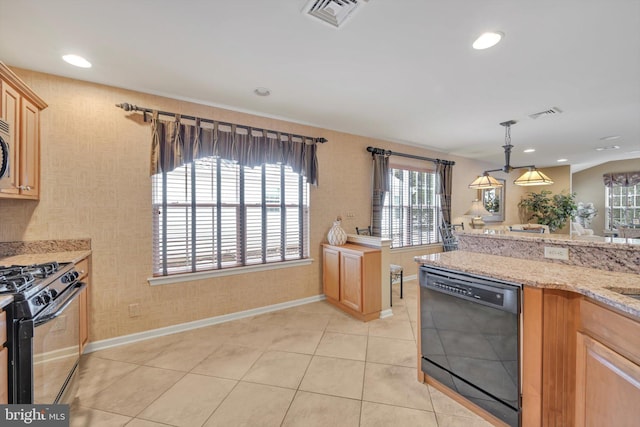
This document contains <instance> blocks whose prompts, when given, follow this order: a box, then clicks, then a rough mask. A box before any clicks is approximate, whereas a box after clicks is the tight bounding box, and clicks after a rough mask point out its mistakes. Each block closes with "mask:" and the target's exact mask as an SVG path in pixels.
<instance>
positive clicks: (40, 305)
mask: <svg viewBox="0 0 640 427" xmlns="http://www.w3.org/2000/svg"><path fill="white" fill-rule="evenodd" d="M78 276H79V273H78V272H77V271H75V269H74V265H73V264H71V263H67V264H58V263H57V262H50V263H45V264H37V265H12V266H6V267H3V266H0V293H2V294H11V295H12V296H13V302H12V303H10V304H9V305H7V307H5V310H6V312H7V344H8V348H9V403H25V404H27V403H28V404H30V403H38V404H55V403H70V402H71V401H72V400H73V397H74V395H75V387H76V386H75V384H76V383H75V381H74V379H75V374H76V372H77V369H78V363H79V359H80V304H79V299H78V298H77V297H78V296H79V294H80V292H82V290H83V289H84V288H85V287H86V285H85V284H84V283H82V282H80V281H79V280H78Z"/></svg>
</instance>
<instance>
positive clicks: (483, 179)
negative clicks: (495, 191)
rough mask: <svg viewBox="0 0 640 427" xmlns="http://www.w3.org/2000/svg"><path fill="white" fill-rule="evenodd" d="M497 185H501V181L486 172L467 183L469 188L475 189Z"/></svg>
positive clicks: (485, 188)
mask: <svg viewBox="0 0 640 427" xmlns="http://www.w3.org/2000/svg"><path fill="white" fill-rule="evenodd" d="M498 187H502V183H501V182H500V181H498V180H497V179H495V178H494V177H492V176H491V175H489V173H488V172H485V173H484V174H482V175H480V176H479V177H477V178H476V179H475V180H474V181H473V182H472V183H471V184H469V188H473V189H475V190H487V189H489V188H498Z"/></svg>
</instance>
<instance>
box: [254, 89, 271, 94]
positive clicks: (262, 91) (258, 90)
mask: <svg viewBox="0 0 640 427" xmlns="http://www.w3.org/2000/svg"><path fill="white" fill-rule="evenodd" d="M253 93H255V94H256V95H258V96H269V95H271V91H270V90H269V89H267V88H266V87H257V88H255V89H254V91H253Z"/></svg>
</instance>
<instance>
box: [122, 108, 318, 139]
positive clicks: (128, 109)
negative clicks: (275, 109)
mask: <svg viewBox="0 0 640 427" xmlns="http://www.w3.org/2000/svg"><path fill="white" fill-rule="evenodd" d="M116 107H118V108H122V109H123V110H124V111H140V112H142V113H143V114H144V121H145V122H146V121H147V113H153V112H154V111H157V112H158V114H162V115H163V116H174V117H175V116H178V115H179V116H180V117H181V118H184V119H187V120H200V121H201V122H205V123H215V122H216V121H217V120H211V119H205V118H202V117H194V116H187V115H185V114H178V113H170V112H168V111H160V110H152V109H151V108H146V107H138V106H137V105H133V104H129V103H126V102H123V103H122V104H116ZM218 123H220V124H222V125H227V126H240V127H243V128H248V129H249V128H250V129H256V130H266V131H267V132H270V133H275V134H278V133H283V134H287V135H289V132H280V131H277V130H270V129H261V128H254V127H253V126H247V125H238V124H235V123H227V122H220V121H218ZM290 135H291V136H295V137H298V138H302V139H303V140H304V139H310V140H312V141H313V142H319V143H321V144H324V143H325V142H327V139H326V138H312V137H310V136H304V135H296V134H290Z"/></svg>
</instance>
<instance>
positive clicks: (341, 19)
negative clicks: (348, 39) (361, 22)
mask: <svg viewBox="0 0 640 427" xmlns="http://www.w3.org/2000/svg"><path fill="white" fill-rule="evenodd" d="M368 1H369V0H310V1H309V2H308V3H307V4H306V5H305V7H304V9H303V10H302V12H303V13H304V14H305V15H308V16H311V17H314V18H316V19H319V20H321V21H322V22H325V23H327V24H329V25H331V26H332V27H334V28H339V27H340V26H341V25H342V24H344V23H345V22H346V21H347V19H349V18H350V17H351V16H352V15H353V13H354V12H355V11H356V10H359V9H360V7H361V6H363V5H364V4H366V3H367V2H368Z"/></svg>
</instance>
